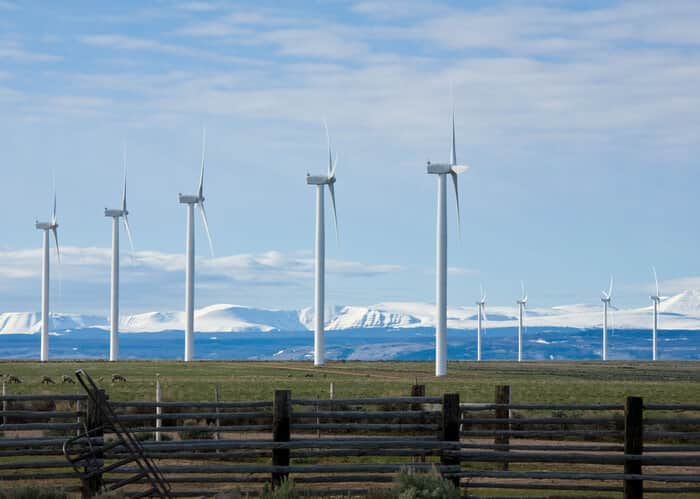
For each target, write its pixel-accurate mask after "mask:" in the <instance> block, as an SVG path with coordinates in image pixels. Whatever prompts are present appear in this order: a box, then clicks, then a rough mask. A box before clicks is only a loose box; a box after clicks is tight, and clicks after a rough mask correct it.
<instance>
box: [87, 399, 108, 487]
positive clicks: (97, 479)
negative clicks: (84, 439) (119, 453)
mask: <svg viewBox="0 0 700 499" xmlns="http://www.w3.org/2000/svg"><path fill="white" fill-rule="evenodd" d="M93 398H94V399H96V400H93ZM106 401H107V393H106V392H105V391H104V390H96V391H95V392H94V393H92V396H89V397H88V399H87V413H86V415H85V426H86V428H87V432H88V433H87V436H88V438H90V439H103V438H104V429H103V424H104V422H103V421H102V412H101V411H100V410H99V408H98V404H103V403H105V402H106ZM101 445H103V444H100V446H101ZM95 459H96V467H98V468H99V467H102V464H103V463H104V461H103V460H104V454H103V453H102V452H101V451H97V452H95ZM94 471H95V470H94V469H90V468H88V467H85V473H92V472H94ZM101 489H102V474H101V473H99V474H95V475H92V476H88V477H87V478H86V479H84V480H83V497H94V496H96V495H97V494H99V493H100V490H101Z"/></svg>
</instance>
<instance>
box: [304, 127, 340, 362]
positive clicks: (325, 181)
mask: <svg viewBox="0 0 700 499" xmlns="http://www.w3.org/2000/svg"><path fill="white" fill-rule="evenodd" d="M324 126H325V128H326V141H327V142H328V173H327V174H326V175H310V174H308V173H307V174H306V183H307V184H308V185H315V186H316V248H315V253H316V254H315V262H314V366H322V365H323V364H324V363H325V358H324V356H325V347H324V340H325V337H324V336H325V334H324V325H325V321H324V312H325V309H324V306H325V305H324V303H325V292H326V291H325V280H326V222H325V218H324V205H323V201H324V187H323V186H324V185H327V186H328V192H329V193H330V195H331V204H332V205H333V220H334V222H335V231H336V237H337V235H338V215H337V213H336V210H335V188H334V184H335V170H336V167H337V166H338V157H337V156H336V157H335V159H334V158H333V151H332V150H331V139H330V135H329V133H328V126H327V125H326V123H325V122H324Z"/></svg>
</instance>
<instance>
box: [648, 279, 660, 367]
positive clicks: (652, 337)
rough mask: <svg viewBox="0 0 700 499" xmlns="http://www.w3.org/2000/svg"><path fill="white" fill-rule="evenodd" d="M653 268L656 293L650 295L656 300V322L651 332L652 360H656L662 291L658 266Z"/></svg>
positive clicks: (652, 299) (653, 300)
mask: <svg viewBox="0 0 700 499" xmlns="http://www.w3.org/2000/svg"><path fill="white" fill-rule="evenodd" d="M651 270H652V271H653V272H654V282H655V283H656V294H655V295H654V296H650V297H649V298H651V301H652V302H654V324H653V329H652V333H651V360H656V332H657V330H658V327H659V303H661V291H659V279H658V277H657V275H656V268H655V267H652V268H651Z"/></svg>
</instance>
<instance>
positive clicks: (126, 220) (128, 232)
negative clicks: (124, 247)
mask: <svg viewBox="0 0 700 499" xmlns="http://www.w3.org/2000/svg"><path fill="white" fill-rule="evenodd" d="M123 217H124V229H125V230H126V235H127V237H128V238H129V246H131V252H132V253H133V252H134V240H133V239H132V237H131V228H130V227H129V217H128V216H127V215H126V211H125V212H124V215H123Z"/></svg>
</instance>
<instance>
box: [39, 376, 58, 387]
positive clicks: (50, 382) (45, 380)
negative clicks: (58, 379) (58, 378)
mask: <svg viewBox="0 0 700 499" xmlns="http://www.w3.org/2000/svg"><path fill="white" fill-rule="evenodd" d="M41 384H42V385H55V384H56V383H54V381H53V380H52V379H51V378H49V377H48V376H42V377H41Z"/></svg>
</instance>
